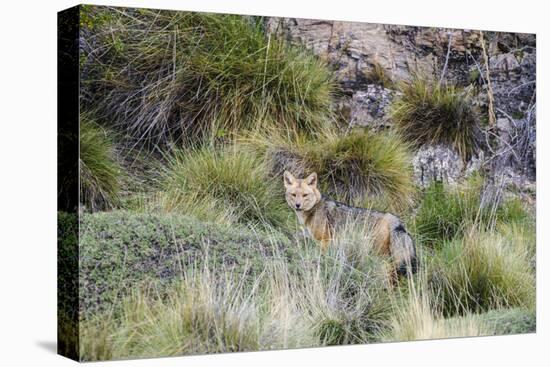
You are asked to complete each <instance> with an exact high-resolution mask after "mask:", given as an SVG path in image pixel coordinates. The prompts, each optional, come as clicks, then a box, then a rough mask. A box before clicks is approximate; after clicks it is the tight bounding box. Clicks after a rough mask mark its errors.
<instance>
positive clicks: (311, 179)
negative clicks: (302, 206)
mask: <svg viewBox="0 0 550 367" xmlns="http://www.w3.org/2000/svg"><path fill="white" fill-rule="evenodd" d="M306 184H308V185H309V186H317V173H316V172H313V173H312V174H311V175H309V176H307V177H306Z"/></svg>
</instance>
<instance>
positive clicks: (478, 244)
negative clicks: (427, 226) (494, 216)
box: [429, 228, 536, 316]
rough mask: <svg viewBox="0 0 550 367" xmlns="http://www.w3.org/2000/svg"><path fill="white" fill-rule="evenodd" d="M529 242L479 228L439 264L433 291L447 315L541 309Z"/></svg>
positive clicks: (434, 266)
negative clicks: (530, 264)
mask: <svg viewBox="0 0 550 367" xmlns="http://www.w3.org/2000/svg"><path fill="white" fill-rule="evenodd" d="M529 260H530V258H529V254H528V251H526V249H525V246H524V242H523V239H520V240H519V241H518V239H517V238H514V237H505V236H503V235H501V234H498V233H495V232H487V231H484V230H479V229H477V228H474V229H470V230H469V231H467V232H466V234H465V236H464V237H463V239H460V240H458V239H457V240H454V241H449V242H446V243H445V244H444V246H443V248H442V249H441V250H440V251H439V252H438V253H437V254H436V256H435V257H434V258H433V261H432V263H431V264H430V266H431V274H430V278H429V282H430V287H431V289H432V292H433V294H434V295H435V299H436V302H435V305H436V306H435V307H437V308H438V309H439V310H440V311H441V312H442V313H443V314H444V315H446V316H448V315H455V314H463V313H465V312H483V311H487V310H489V309H492V308H503V307H505V308H507V307H521V308H525V309H533V308H534V306H535V293H536V290H535V278H534V277H535V275H534V272H533V271H532V269H531V268H530V267H529Z"/></svg>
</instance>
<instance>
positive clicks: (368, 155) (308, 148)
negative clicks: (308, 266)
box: [248, 129, 416, 210]
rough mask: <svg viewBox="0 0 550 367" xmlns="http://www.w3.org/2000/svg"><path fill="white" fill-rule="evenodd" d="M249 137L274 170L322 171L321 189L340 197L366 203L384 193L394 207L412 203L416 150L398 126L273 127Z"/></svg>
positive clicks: (299, 173)
mask: <svg viewBox="0 0 550 367" xmlns="http://www.w3.org/2000/svg"><path fill="white" fill-rule="evenodd" d="M248 141H249V142H251V144H252V145H253V146H254V148H255V149H256V152H257V153H258V154H259V155H263V156H265V157H266V158H267V160H268V162H269V164H270V166H271V171H272V173H273V174H274V175H275V176H277V177H282V174H283V171H284V170H289V171H290V172H292V173H293V174H294V175H295V176H297V177H305V176H306V175H307V174H309V173H311V172H317V174H318V177H319V184H320V189H321V191H322V192H323V193H324V194H327V195H329V196H331V197H333V198H335V199H337V200H341V201H344V202H347V203H351V204H355V205H364V204H365V203H369V202H376V201H377V200H376V199H377V198H378V199H380V198H384V199H386V200H385V201H387V205H388V207H389V208H392V209H394V210H395V209H402V208H405V207H409V206H410V204H411V203H412V198H413V196H414V193H415V191H416V189H415V185H414V182H413V178H412V170H411V153H410V150H409V146H408V145H407V143H405V142H403V140H402V139H400V137H399V136H398V135H396V134H395V133H393V132H373V131H370V130H366V129H357V130H353V131H351V132H350V133H349V134H347V135H341V134H337V133H335V132H333V131H330V130H324V131H322V132H321V133H319V134H317V136H316V137H315V138H309V137H304V136H297V137H296V136H294V137H292V136H291V137H287V136H280V135H279V136H278V135H277V134H276V133H274V134H270V135H269V136H265V137H262V136H255V137H253V138H251V139H249V140H248ZM378 201H379V200H378Z"/></svg>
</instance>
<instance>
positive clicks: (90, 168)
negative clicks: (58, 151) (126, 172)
mask: <svg viewBox="0 0 550 367" xmlns="http://www.w3.org/2000/svg"><path fill="white" fill-rule="evenodd" d="M110 134H111V133H110V132H108V131H107V130H105V129H103V128H101V127H99V126H98V125H96V124H95V123H94V122H93V121H91V120H90V119H89V117H88V116H87V115H85V114H84V115H82V118H81V121H80V202H81V204H84V205H85V206H86V207H87V208H88V209H90V210H92V211H96V210H105V209H112V208H114V207H116V206H117V205H118V204H119V202H120V187H121V185H120V180H121V179H122V172H123V171H122V168H121V166H120V163H119V162H118V160H117V156H116V151H115V146H114V143H113V141H112V138H111V136H110Z"/></svg>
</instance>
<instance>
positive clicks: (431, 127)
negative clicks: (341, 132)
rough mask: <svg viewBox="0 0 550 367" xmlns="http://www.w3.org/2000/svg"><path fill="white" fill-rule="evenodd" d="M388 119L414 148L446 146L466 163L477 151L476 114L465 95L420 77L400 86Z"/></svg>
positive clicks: (478, 118) (452, 88)
mask: <svg viewBox="0 0 550 367" xmlns="http://www.w3.org/2000/svg"><path fill="white" fill-rule="evenodd" d="M400 89H401V93H402V94H401V96H400V97H399V98H397V99H396V100H395V102H393V104H392V106H391V118H392V119H393V121H394V122H395V124H396V126H397V127H398V129H399V130H400V131H401V133H402V134H403V136H404V137H405V138H406V139H408V140H409V141H411V142H413V143H415V144H425V143H429V144H447V145H450V146H452V147H453V148H454V149H456V150H457V152H458V153H459V154H460V155H461V156H462V157H463V158H464V159H468V158H469V157H470V156H471V155H472V154H473V153H474V152H476V150H477V149H478V148H479V147H480V127H479V120H480V117H479V114H478V112H477V111H476V110H475V108H474V107H473V104H472V100H471V95H470V94H469V92H468V91H466V90H462V89H460V88H458V87H455V86H453V85H449V84H443V85H439V84H437V82H435V81H432V80H428V79H426V78H422V77H415V78H414V79H413V80H412V81H410V82H404V83H402V84H401V87H400Z"/></svg>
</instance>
